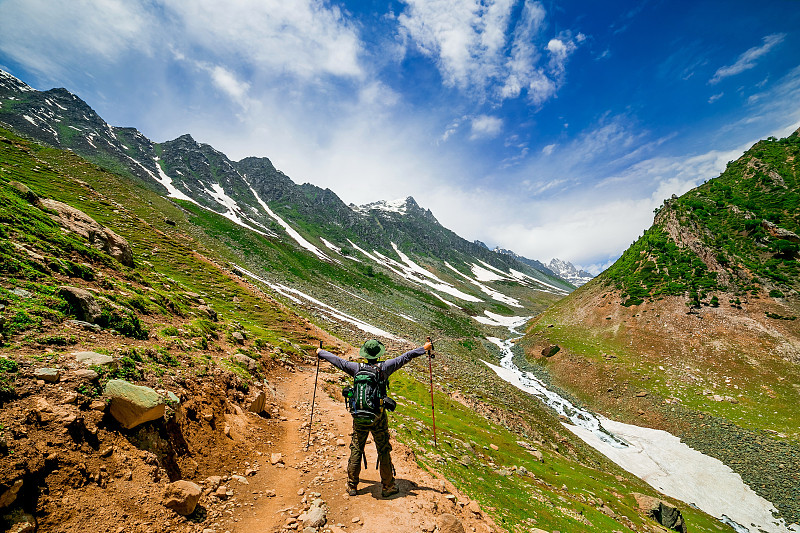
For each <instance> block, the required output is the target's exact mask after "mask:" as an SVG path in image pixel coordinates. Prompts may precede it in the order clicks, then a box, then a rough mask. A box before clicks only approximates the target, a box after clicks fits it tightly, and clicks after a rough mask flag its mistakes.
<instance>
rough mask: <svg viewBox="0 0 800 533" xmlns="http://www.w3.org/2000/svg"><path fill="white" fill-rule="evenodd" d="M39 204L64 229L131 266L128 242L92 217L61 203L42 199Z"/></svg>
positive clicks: (131, 258) (131, 254)
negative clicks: (48, 211)
mask: <svg viewBox="0 0 800 533" xmlns="http://www.w3.org/2000/svg"><path fill="white" fill-rule="evenodd" d="M41 204H42V205H43V206H44V207H46V208H47V209H48V210H50V211H51V212H52V215H51V217H52V218H53V220H55V221H56V222H58V223H59V224H60V225H61V226H62V227H63V228H64V229H67V230H69V231H71V232H73V233H77V234H78V235H80V236H81V237H83V238H85V239H86V240H87V241H89V244H91V245H92V246H93V247H95V248H97V249H98V250H102V251H104V252H106V253H107V254H108V255H110V256H111V257H113V258H114V259H116V260H117V261H119V262H120V263H122V264H123V265H126V266H133V251H132V250H131V247H130V245H129V244H128V241H126V240H125V239H123V238H122V237H120V236H119V235H117V234H116V233H114V232H113V231H111V230H110V229H109V228H107V227H105V226H102V225H100V224H98V223H97V222H96V221H95V220H94V219H93V218H92V217H90V216H89V215H87V214H86V213H84V212H83V211H81V210H79V209H75V208H74V207H72V206H69V205H67V204H65V203H63V202H58V201H56V200H51V199H42V200H41Z"/></svg>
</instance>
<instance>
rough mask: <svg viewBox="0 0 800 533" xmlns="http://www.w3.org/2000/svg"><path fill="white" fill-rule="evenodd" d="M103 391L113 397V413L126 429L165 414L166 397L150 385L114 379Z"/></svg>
mask: <svg viewBox="0 0 800 533" xmlns="http://www.w3.org/2000/svg"><path fill="white" fill-rule="evenodd" d="M103 393H104V394H105V395H106V396H108V397H109V398H111V415H112V416H113V417H114V418H115V419H116V420H117V421H118V422H119V423H120V425H121V426H122V427H124V428H126V429H131V428H134V427H136V426H138V425H139V424H143V423H145V422H149V421H151V420H157V419H159V418H161V417H162V416H164V412H165V410H166V404H165V403H164V398H162V397H161V395H160V394H158V393H157V392H156V391H154V390H153V389H151V388H150V387H142V386H139V385H132V384H130V383H128V382H127V381H123V380H121V379H112V380H110V381H109V382H108V383H107V384H106V388H105V390H104V391H103Z"/></svg>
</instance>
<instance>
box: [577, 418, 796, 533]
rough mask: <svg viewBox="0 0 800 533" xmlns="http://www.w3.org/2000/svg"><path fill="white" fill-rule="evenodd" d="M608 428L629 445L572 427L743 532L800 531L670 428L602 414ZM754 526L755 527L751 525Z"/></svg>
mask: <svg viewBox="0 0 800 533" xmlns="http://www.w3.org/2000/svg"><path fill="white" fill-rule="evenodd" d="M600 420H601V423H602V425H603V427H604V428H606V429H607V430H608V431H611V432H612V433H613V434H614V435H616V436H617V437H620V438H622V439H625V441H626V442H627V443H628V444H629V446H628V447H626V448H613V447H611V446H608V444H606V443H605V442H602V441H600V440H599V439H598V438H597V437H596V436H595V435H594V434H592V433H590V432H588V431H587V430H586V429H584V428H581V427H578V426H571V425H566V427H567V429H569V430H570V431H572V432H573V433H575V434H576V435H578V436H579V437H580V438H581V439H583V441H584V442H586V443H587V444H589V445H590V446H592V447H593V448H595V449H596V450H598V451H599V452H600V453H602V454H603V455H605V456H606V457H608V458H609V459H611V460H612V461H614V462H615V463H617V464H618V465H619V466H621V467H622V468H624V469H625V470H627V471H628V472H630V473H632V474H634V475H636V476H637V477H639V478H641V479H643V480H644V481H646V482H647V483H648V484H649V485H651V486H652V487H654V488H656V489H658V490H659V491H661V492H663V493H664V494H666V495H668V496H671V497H673V498H678V499H680V500H683V501H685V502H688V503H691V504H694V505H695V506H697V507H698V508H700V509H701V510H703V511H705V512H707V513H708V514H710V515H711V516H714V517H716V518H718V519H720V520H723V517H726V518H727V519H728V520H731V521H733V522H735V523H736V524H738V525H739V527H741V528H742V529H741V530H740V531H765V532H768V533H788V532H789V531H795V532H797V531H800V528H798V527H797V525H796V524H793V525H791V526H789V527H787V526H786V523H785V522H784V521H783V520H782V519H781V520H776V519H775V518H774V517H773V512H775V513H777V511H776V509H775V507H774V506H773V505H772V504H771V503H770V502H768V501H767V500H765V499H764V498H762V497H761V496H759V495H758V494H756V493H755V492H753V490H752V489H751V488H750V487H748V486H747V485H746V484H745V483H744V482H743V481H742V478H741V476H739V474H737V473H735V472H734V471H733V470H731V469H730V468H729V467H728V466H726V465H725V464H724V463H722V462H721V461H719V460H718V459H715V458H713V457H709V456H707V455H704V454H702V453H700V452H698V451H697V450H694V449H692V448H690V447H689V446H687V445H686V444H684V443H682V442H681V440H680V439H679V438H678V437H676V436H674V435H672V434H670V433H667V432H666V431H661V430H657V429H650V428H643V427H638V426H632V425H630V424H623V423H622V422H615V421H613V420H608V419H606V418H601V419H600ZM751 526H752V529H750V527H751Z"/></svg>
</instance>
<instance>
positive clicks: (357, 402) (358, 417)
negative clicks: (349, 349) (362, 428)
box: [348, 363, 389, 424]
mask: <svg viewBox="0 0 800 533" xmlns="http://www.w3.org/2000/svg"><path fill="white" fill-rule="evenodd" d="M353 378H354V379H353V387H352V394H351V395H350V396H349V400H350V401H349V406H348V407H349V408H350V414H352V415H353V419H355V421H356V422H361V423H364V424H369V423H372V422H374V421H375V420H376V419H377V418H378V417H379V416H380V415H381V413H383V399H384V398H386V388H387V387H388V385H389V382H388V380H387V379H386V378H384V376H383V372H382V371H381V369H380V367H378V366H376V365H370V364H364V363H359V365H358V372H356V374H355V376H353Z"/></svg>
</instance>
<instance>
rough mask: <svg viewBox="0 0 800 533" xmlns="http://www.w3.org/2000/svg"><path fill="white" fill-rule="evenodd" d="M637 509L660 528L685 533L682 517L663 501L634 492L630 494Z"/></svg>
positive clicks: (676, 510) (676, 509) (675, 508)
mask: <svg viewBox="0 0 800 533" xmlns="http://www.w3.org/2000/svg"><path fill="white" fill-rule="evenodd" d="M632 496H633V497H634V499H635V500H636V503H637V504H638V505H639V508H640V509H641V510H642V511H644V512H645V513H647V516H649V517H650V518H652V519H653V520H655V521H656V522H658V523H659V524H661V525H662V526H664V527H666V528H669V529H672V530H674V531H679V532H680V533H686V532H687V529H686V522H685V521H684V520H683V515H682V514H681V512H680V510H678V508H677V507H675V506H673V505H671V504H670V503H668V502H665V501H664V500H659V499H658V498H654V497H652V496H647V495H645V494H639V493H638V492H634V493H633V494H632Z"/></svg>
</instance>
